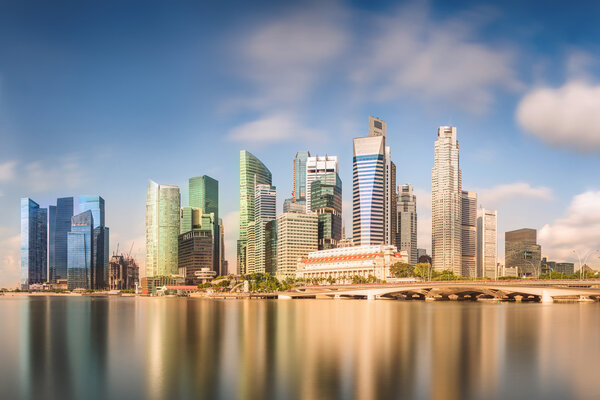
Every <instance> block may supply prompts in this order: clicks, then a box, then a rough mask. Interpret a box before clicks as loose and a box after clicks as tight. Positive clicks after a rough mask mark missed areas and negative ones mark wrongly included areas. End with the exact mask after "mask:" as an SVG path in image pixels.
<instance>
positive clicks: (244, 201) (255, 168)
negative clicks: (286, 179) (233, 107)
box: [237, 150, 272, 274]
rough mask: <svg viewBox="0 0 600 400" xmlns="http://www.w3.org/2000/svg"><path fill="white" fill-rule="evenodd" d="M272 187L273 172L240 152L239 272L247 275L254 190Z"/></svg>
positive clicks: (243, 151) (253, 157)
mask: <svg viewBox="0 0 600 400" xmlns="http://www.w3.org/2000/svg"><path fill="white" fill-rule="evenodd" d="M259 184H263V185H271V184H272V176H271V171H269V169H268V168H267V167H266V166H265V165H264V164H263V163H262V162H261V161H260V160H259V159H258V158H256V156H254V155H253V154H251V153H250V152H248V151H246V150H242V151H240V237H239V240H238V242H237V264H238V267H237V272H238V274H245V273H247V268H246V259H247V252H248V249H247V247H248V230H249V229H253V225H252V224H249V223H250V222H253V221H254V190H255V187H256V185H259Z"/></svg>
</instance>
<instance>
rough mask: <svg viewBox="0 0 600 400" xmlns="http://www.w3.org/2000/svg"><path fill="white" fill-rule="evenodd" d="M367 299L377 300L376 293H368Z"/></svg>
mask: <svg viewBox="0 0 600 400" xmlns="http://www.w3.org/2000/svg"><path fill="white" fill-rule="evenodd" d="M367 300H375V295H374V294H368V295H367Z"/></svg>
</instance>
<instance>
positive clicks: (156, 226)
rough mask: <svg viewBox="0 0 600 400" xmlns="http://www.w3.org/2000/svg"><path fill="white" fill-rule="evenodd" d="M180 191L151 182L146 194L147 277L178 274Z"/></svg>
mask: <svg viewBox="0 0 600 400" xmlns="http://www.w3.org/2000/svg"><path fill="white" fill-rule="evenodd" d="M180 204H181V195H180V192H179V187H177V186H172V185H159V184H158V183H156V182H154V181H152V180H150V181H149V182H148V191H147V193H146V276H147V277H155V276H156V277H158V276H171V275H176V274H177V273H178V246H179V245H178V236H179V231H180V228H179V218H180V209H179V207H180Z"/></svg>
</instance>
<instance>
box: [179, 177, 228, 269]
mask: <svg viewBox="0 0 600 400" xmlns="http://www.w3.org/2000/svg"><path fill="white" fill-rule="evenodd" d="M188 185H189V186H188V188H189V206H190V207H192V208H198V209H201V210H202V214H205V215H206V214H212V215H213V218H212V221H213V224H212V227H213V229H212V231H213V234H212V237H213V246H214V248H213V254H215V257H213V263H214V266H213V270H214V271H216V272H217V275H220V274H221V270H222V263H223V260H222V259H221V257H220V254H221V241H220V240H217V239H218V238H219V237H220V235H221V227H220V226H219V181H217V180H216V179H214V178H211V177H210V176H207V175H202V176H197V177H194V178H190V179H189V181H188ZM182 233H185V232H182Z"/></svg>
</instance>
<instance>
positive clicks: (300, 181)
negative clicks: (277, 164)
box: [292, 151, 310, 204]
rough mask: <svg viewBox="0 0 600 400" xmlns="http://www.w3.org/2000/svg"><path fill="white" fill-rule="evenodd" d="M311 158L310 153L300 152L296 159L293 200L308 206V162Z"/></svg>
mask: <svg viewBox="0 0 600 400" xmlns="http://www.w3.org/2000/svg"><path fill="white" fill-rule="evenodd" d="M308 157H310V152H308V151H299V152H297V153H296V157H294V174H293V180H294V185H293V186H294V189H293V191H292V199H294V200H295V201H294V202H295V203H301V204H306V162H307V160H308Z"/></svg>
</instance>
